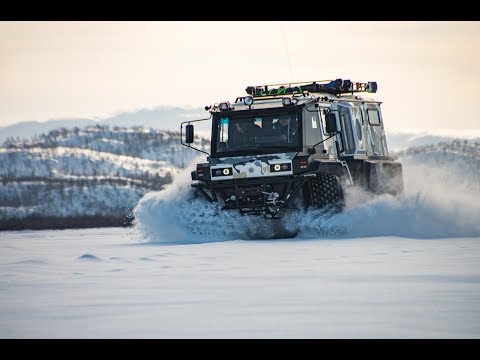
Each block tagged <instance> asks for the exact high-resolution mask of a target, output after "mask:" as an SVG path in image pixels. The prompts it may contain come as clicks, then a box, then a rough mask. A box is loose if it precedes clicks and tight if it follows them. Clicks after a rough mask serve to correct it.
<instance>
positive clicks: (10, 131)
mask: <svg viewBox="0 0 480 360" xmlns="http://www.w3.org/2000/svg"><path fill="white" fill-rule="evenodd" d="M206 116H208V115H207V112H206V111H205V109H204V108H189V107H185V108H183V107H174V106H159V107H156V108H153V109H141V110H135V111H125V112H120V113H117V114H114V115H112V116H109V117H106V118H103V119H96V120H94V119H79V118H71V119H68V118H67V119H50V120H45V121H24V122H20V123H16V124H13V125H8V126H4V127H0V143H1V142H3V141H5V140H6V139H7V138H9V137H18V138H20V139H29V138H31V137H33V136H35V135H37V136H38V135H40V134H46V133H48V132H49V131H52V130H55V129H58V128H61V127H65V128H73V127H75V126H77V127H84V126H94V125H96V124H98V125H109V126H111V127H112V126H121V127H131V126H141V127H145V128H153V129H157V130H158V129H162V130H170V131H178V129H179V127H180V122H182V121H185V120H189V119H201V118H204V117H206ZM197 124H198V125H199V126H198V130H201V129H202V125H203V129H204V130H207V132H208V129H209V124H208V125H207V122H205V123H197ZM195 130H197V127H196V129H195ZM197 133H198V131H197Z"/></svg>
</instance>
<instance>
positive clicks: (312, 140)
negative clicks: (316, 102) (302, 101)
mask: <svg viewBox="0 0 480 360" xmlns="http://www.w3.org/2000/svg"><path fill="white" fill-rule="evenodd" d="M304 114H305V115H304V116H306V117H307V118H306V121H305V126H306V129H305V130H306V131H305V141H306V145H314V144H316V143H318V142H320V141H321V140H322V134H321V127H320V122H319V118H318V112H306V113H304Z"/></svg>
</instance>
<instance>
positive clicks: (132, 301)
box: [0, 228, 480, 338]
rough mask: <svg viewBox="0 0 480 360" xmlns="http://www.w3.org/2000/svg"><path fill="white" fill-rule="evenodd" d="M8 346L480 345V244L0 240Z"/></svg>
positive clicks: (52, 236)
mask: <svg viewBox="0 0 480 360" xmlns="http://www.w3.org/2000/svg"><path fill="white" fill-rule="evenodd" d="M0 247H1V249H2V251H1V252H0V292H1V296H0V337H1V338H297V337H298V338H478V337H480V237H474V238H443V239H411V238H401V237H393V236H383V237H369V238H351V239H325V238H324V239H320V238H318V239H284V240H262V241H260V240H256V241H252V240H233V241H222V242H207V243H202V244H180V243H176V244H172V243H170V244H169V243H138V242H137V241H136V239H135V234H134V233H132V230H129V229H120V228H104V229H88V230H56V231H53V230H52V231H21V232H2V233H0Z"/></svg>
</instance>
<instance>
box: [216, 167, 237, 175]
mask: <svg viewBox="0 0 480 360" xmlns="http://www.w3.org/2000/svg"><path fill="white" fill-rule="evenodd" d="M232 170H233V169H232V168H231V167H228V168H218V169H212V177H213V176H232V174H233V172H232Z"/></svg>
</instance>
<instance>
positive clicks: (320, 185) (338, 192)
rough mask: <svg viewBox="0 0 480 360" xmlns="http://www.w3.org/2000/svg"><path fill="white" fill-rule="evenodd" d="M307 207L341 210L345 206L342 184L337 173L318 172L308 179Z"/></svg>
mask: <svg viewBox="0 0 480 360" xmlns="http://www.w3.org/2000/svg"><path fill="white" fill-rule="evenodd" d="M304 199H305V203H306V207H314V208H317V209H331V210H333V211H336V212H340V211H342V210H343V208H344V207H345V197H344V194H343V189H342V185H341V184H340V180H339V179H338V177H337V176H336V175H333V174H317V176H316V177H312V178H310V179H309V180H308V182H307V184H306V186H305V188H304Z"/></svg>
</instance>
